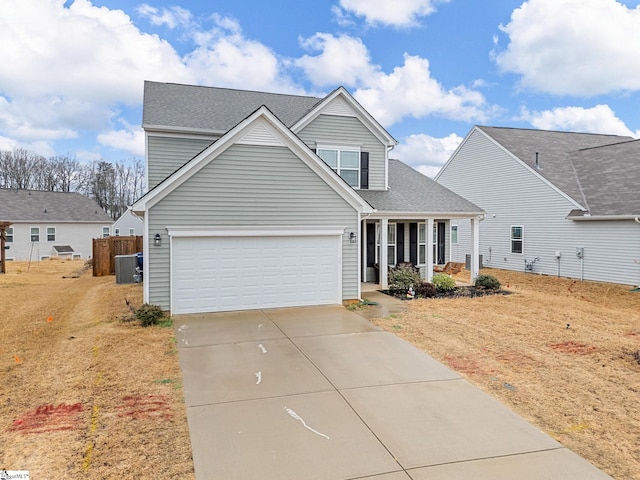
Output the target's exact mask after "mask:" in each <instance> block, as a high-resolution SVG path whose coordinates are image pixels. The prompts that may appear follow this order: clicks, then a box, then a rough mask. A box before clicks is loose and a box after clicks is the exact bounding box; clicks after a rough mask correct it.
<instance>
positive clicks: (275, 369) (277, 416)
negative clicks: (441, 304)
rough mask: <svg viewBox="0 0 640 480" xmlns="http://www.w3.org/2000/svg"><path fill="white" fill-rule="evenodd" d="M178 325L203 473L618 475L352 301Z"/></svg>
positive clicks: (391, 479)
mask: <svg viewBox="0 0 640 480" xmlns="http://www.w3.org/2000/svg"><path fill="white" fill-rule="evenodd" d="M175 325H176V327H175V328H176V337H177V341H178V347H179V355H180V365H181V368H182V371H183V380H184V394H185V400H186V404H187V415H188V420H189V430H190V433H191V443H192V446H193V459H194V465H195V471H196V477H197V478H198V479H200V480H216V479H220V480H232V479H243V480H254V479H259V480H271V479H273V480H286V479H292V480H313V479H322V480H347V479H371V480H408V479H413V480H426V479H430V480H440V479H443V480H444V479H447V480H450V479H470V478H473V479H476V480H482V479H491V480H503V479H504V480H506V479H509V480H511V479H514V478H518V479H519V480H534V479H535V480H538V479H539V480H543V479H544V480H549V479H562V480H572V479H575V480H586V479H605V478H611V477H609V476H608V475H605V474H604V473H602V472H601V471H600V470H598V469H596V468H595V467H593V466H592V465H591V464H589V463H588V462H587V461H585V460H584V459H582V458H581V457H579V456H578V455H576V454H574V453H572V452H571V451H569V450H567V449H566V448H564V447H562V445H560V444H559V443H557V442H556V441H555V440H553V439H552V438H550V437H549V436H547V435H545V434H543V433H542V432H540V431H539V430H537V429H536V428H534V427H533V426H531V425H530V424H528V423H527V422H525V421H524V420H523V419H522V418H520V417H519V416H518V415H516V414H515V413H513V412H512V411H511V410H509V409H507V408H506V407H504V406H503V405H502V404H500V403H498V402H497V401H496V400H494V399H492V398H491V397H490V396H488V395H486V394H484V393H483V392H481V391H480V390H478V389H476V388H475V387H473V386H472V385H471V384H470V383H468V382H467V381H465V380H464V379H462V378H461V377H460V376H458V375H457V374H456V373H455V372H453V371H451V370H449V369H448V368H446V367H445V366H443V365H442V364H440V363H438V362H436V361H435V360H434V359H432V358H431V357H429V356H427V355H425V354H424V353H422V352H421V351H419V350H418V349H416V348H414V347H413V346H411V345H410V344H408V343H406V342H405V341H403V340H401V339H399V338H398V337H396V336H394V335H392V334H390V333H386V332H384V331H382V330H380V329H378V328H377V327H374V326H373V325H372V324H371V323H369V321H368V320H366V319H365V318H363V317H362V316H360V315H358V314H355V313H352V312H351V311H349V310H347V309H345V308H343V307H339V306H336V307H311V308H288V309H277V310H254V311H245V312H232V313H220V314H206V315H185V316H178V317H176V318H175Z"/></svg>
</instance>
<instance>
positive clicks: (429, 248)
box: [425, 218, 433, 282]
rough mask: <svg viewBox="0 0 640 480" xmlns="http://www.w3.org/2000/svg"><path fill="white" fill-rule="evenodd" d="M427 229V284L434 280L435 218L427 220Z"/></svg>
mask: <svg viewBox="0 0 640 480" xmlns="http://www.w3.org/2000/svg"><path fill="white" fill-rule="evenodd" d="M426 224H427V225H426V229H427V231H426V232H425V233H426V234H427V238H426V242H427V244H426V245H425V250H426V252H425V253H426V259H425V261H426V265H425V268H426V269H427V272H426V273H427V275H426V278H425V280H426V281H427V282H431V280H433V218H427V220H426Z"/></svg>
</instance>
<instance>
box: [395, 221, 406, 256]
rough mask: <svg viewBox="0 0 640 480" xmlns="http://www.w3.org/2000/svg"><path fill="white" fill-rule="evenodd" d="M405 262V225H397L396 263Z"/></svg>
mask: <svg viewBox="0 0 640 480" xmlns="http://www.w3.org/2000/svg"><path fill="white" fill-rule="evenodd" d="M402 262H404V223H397V224H396V263H402Z"/></svg>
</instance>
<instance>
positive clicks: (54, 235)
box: [47, 227, 57, 242]
mask: <svg viewBox="0 0 640 480" xmlns="http://www.w3.org/2000/svg"><path fill="white" fill-rule="evenodd" d="M50 228H53V240H49V229H50ZM56 233H57V232H56V227H47V242H55V241H56Z"/></svg>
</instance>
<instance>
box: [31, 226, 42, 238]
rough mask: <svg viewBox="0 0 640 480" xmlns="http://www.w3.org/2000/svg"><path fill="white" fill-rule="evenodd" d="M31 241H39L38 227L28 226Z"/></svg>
mask: <svg viewBox="0 0 640 480" xmlns="http://www.w3.org/2000/svg"><path fill="white" fill-rule="evenodd" d="M30 234H31V241H32V242H39V241H40V227H31V228H30Z"/></svg>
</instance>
